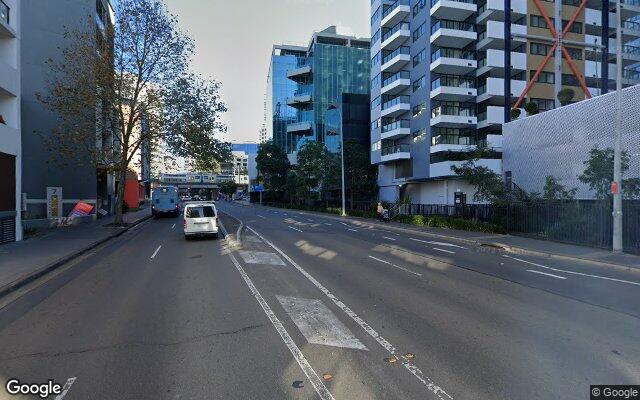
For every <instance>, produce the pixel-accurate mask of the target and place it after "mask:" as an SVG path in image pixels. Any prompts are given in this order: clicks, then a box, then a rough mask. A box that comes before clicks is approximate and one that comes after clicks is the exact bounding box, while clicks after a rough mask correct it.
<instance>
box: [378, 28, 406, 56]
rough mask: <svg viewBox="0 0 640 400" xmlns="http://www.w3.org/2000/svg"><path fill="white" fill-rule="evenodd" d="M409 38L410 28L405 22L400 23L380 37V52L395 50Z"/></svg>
mask: <svg viewBox="0 0 640 400" xmlns="http://www.w3.org/2000/svg"><path fill="white" fill-rule="evenodd" d="M410 37H411V28H410V27H409V24H408V23H407V22H400V23H398V24H397V25H395V26H394V27H393V28H391V29H390V30H389V31H388V32H386V33H385V34H384V35H382V44H381V45H380V48H381V49H382V50H390V51H391V50H395V49H397V48H398V47H400V46H402V45H403V44H404V43H405V42H406V41H407V40H408V39H409V38H410Z"/></svg>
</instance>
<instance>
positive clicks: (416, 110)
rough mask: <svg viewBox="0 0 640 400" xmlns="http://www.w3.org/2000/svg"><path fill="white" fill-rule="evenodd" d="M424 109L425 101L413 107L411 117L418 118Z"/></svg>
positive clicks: (425, 106) (425, 107)
mask: <svg viewBox="0 0 640 400" xmlns="http://www.w3.org/2000/svg"><path fill="white" fill-rule="evenodd" d="M426 109H427V103H424V102H422V103H420V104H418V105H417V106H415V107H413V118H418V117H419V116H421V115H422V114H424V112H425V110H426Z"/></svg>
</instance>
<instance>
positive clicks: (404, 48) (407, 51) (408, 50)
mask: <svg viewBox="0 0 640 400" xmlns="http://www.w3.org/2000/svg"><path fill="white" fill-rule="evenodd" d="M400 54H407V55H410V54H411V48H410V47H409V46H402V47H399V48H397V49H395V50H394V51H392V52H391V53H389V54H387V55H386V56H385V57H384V58H383V59H382V64H386V63H388V62H389V61H391V60H392V59H393V58H394V57H397V56H399V55H400Z"/></svg>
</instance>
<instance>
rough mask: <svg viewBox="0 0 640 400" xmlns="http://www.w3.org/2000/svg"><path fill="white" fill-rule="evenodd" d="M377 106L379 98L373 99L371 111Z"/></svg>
mask: <svg viewBox="0 0 640 400" xmlns="http://www.w3.org/2000/svg"><path fill="white" fill-rule="evenodd" d="M379 106H380V96H378V97H376V98H375V99H373V101H372V102H371V109H372V110H373V109H374V108H377V107H379Z"/></svg>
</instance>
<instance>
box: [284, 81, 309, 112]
mask: <svg viewBox="0 0 640 400" xmlns="http://www.w3.org/2000/svg"><path fill="white" fill-rule="evenodd" d="M312 93H313V85H298V90H296V92H295V93H294V95H293V97H289V98H288V99H287V105H288V106H291V107H295V108H307V107H308V106H310V105H311V104H313V95H312Z"/></svg>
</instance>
